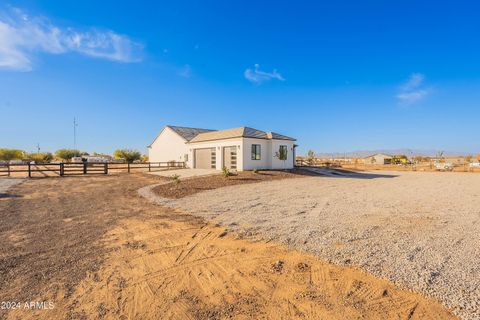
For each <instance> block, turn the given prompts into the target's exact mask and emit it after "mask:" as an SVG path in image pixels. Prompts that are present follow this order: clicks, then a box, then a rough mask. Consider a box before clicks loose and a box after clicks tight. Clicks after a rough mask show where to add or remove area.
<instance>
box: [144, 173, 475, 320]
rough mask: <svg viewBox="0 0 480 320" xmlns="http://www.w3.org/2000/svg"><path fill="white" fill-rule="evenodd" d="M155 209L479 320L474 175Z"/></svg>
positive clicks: (216, 198) (405, 177)
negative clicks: (355, 271) (307, 256)
mask: <svg viewBox="0 0 480 320" xmlns="http://www.w3.org/2000/svg"><path fill="white" fill-rule="evenodd" d="M145 191H146V190H145ZM151 198H153V196H152V197H151ZM157 202H158V203H161V204H166V205H169V206H174V207H177V208H181V209H183V210H185V211H187V212H189V213H192V214H195V215H200V216H203V217H206V218H209V219H213V220H215V221H216V222H219V223H221V224H223V225H225V226H227V227H229V228H230V229H232V230H235V231H236V232H238V233H239V234H240V235H244V236H248V237H254V238H255V237H258V238H262V239H272V240H278V241H281V242H283V243H285V244H287V245H289V246H291V247H293V248H296V249H299V250H304V251H307V252H310V253H313V254H316V255H318V256H320V257H322V258H324V259H326V260H328V261H330V262H335V263H340V264H347V265H349V264H353V265H358V266H360V267H362V268H364V269H365V270H367V271H368V272H371V273H373V274H375V275H377V276H380V277H384V278H388V279H390V280H392V281H394V282H395V283H397V284H399V285H401V286H405V287H408V288H411V289H414V290H417V291H420V292H423V293H424V294H426V295H428V296H430V297H433V298H436V299H438V300H440V301H441V302H442V303H443V304H444V305H445V306H447V307H448V308H450V309H452V310H453V312H454V313H455V314H456V315H458V316H460V317H461V318H463V319H469V320H470V319H472V320H473V319H480V175H477V174H469V173H423V172H394V173H393V172H392V173H386V172H382V175H379V178H375V177H372V175H369V178H368V179H361V178H335V177H309V178H302V179H288V180H279V181H270V182H262V183H257V184H252V185H240V186H231V187H225V188H221V189H216V190H211V191H205V192H201V193H198V194H195V195H192V196H188V197H185V198H182V199H168V201H163V200H158V199H157Z"/></svg>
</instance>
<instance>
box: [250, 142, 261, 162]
mask: <svg viewBox="0 0 480 320" xmlns="http://www.w3.org/2000/svg"><path fill="white" fill-rule="evenodd" d="M251 151H252V152H251V158H252V160H262V146H261V145H260V144H252V148H251Z"/></svg>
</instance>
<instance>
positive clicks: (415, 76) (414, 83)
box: [401, 73, 425, 91]
mask: <svg viewBox="0 0 480 320" xmlns="http://www.w3.org/2000/svg"><path fill="white" fill-rule="evenodd" d="M424 81H425V75H423V74H421V73H412V74H411V75H410V77H409V78H408V80H407V81H406V82H405V83H404V84H403V85H402V87H401V90H402V91H412V90H415V89H417V88H419V87H420V86H421V85H422V84H423V82H424Z"/></svg>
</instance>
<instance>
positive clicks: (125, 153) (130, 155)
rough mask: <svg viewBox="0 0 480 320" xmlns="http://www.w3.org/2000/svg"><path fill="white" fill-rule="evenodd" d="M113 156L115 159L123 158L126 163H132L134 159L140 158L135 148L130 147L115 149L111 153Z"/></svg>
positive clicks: (140, 155)
mask: <svg viewBox="0 0 480 320" xmlns="http://www.w3.org/2000/svg"><path fill="white" fill-rule="evenodd" d="M113 156H114V157H115V158H117V159H123V160H125V161H126V162H128V163H132V162H133V161H135V160H140V158H141V157H142V154H141V153H140V152H138V151H137V150H131V149H117V150H115V152H114V153H113Z"/></svg>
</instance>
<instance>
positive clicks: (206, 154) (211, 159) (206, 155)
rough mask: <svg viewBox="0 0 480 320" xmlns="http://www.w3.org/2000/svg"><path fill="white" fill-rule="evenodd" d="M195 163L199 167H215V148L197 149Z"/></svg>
mask: <svg viewBox="0 0 480 320" xmlns="http://www.w3.org/2000/svg"><path fill="white" fill-rule="evenodd" d="M194 164H195V165H194V166H195V168H197V169H215V164H216V157H215V148H207V149H195V159H194Z"/></svg>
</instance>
